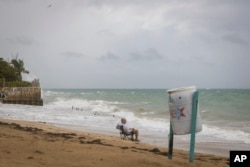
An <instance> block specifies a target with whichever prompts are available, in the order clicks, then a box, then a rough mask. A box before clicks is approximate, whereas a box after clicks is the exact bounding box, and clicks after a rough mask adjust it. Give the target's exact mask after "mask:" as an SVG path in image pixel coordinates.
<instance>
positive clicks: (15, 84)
mask: <svg viewBox="0 0 250 167" xmlns="http://www.w3.org/2000/svg"><path fill="white" fill-rule="evenodd" d="M5 86H6V87H30V86H31V83H30V82H27V81H12V82H7V83H6V84H5Z"/></svg>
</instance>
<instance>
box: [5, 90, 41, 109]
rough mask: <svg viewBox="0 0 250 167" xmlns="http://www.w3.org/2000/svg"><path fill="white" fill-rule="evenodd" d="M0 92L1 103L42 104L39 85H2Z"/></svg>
mask: <svg viewBox="0 0 250 167" xmlns="http://www.w3.org/2000/svg"><path fill="white" fill-rule="evenodd" d="M1 94H2V98H1V101H2V102H3V103H8V104H26V105H39V106H42V105H43V99H42V98H41V88H40V87H3V88H2V89H1Z"/></svg>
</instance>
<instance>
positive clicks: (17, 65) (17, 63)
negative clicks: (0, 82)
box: [11, 55, 29, 81]
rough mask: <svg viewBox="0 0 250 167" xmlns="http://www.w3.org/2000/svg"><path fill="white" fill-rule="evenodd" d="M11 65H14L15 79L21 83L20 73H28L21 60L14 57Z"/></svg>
mask: <svg viewBox="0 0 250 167" xmlns="http://www.w3.org/2000/svg"><path fill="white" fill-rule="evenodd" d="M11 64H13V65H14V69H15V72H16V75H17V79H18V80H19V81H22V73H26V74H29V71H27V70H26V69H25V68H24V62H23V60H21V59H18V55H17V56H16V58H15V59H12V60H11Z"/></svg>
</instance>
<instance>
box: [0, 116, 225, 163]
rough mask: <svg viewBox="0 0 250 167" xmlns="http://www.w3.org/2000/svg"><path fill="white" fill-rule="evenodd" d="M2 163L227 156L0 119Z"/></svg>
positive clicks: (213, 160) (219, 159)
mask: <svg viewBox="0 0 250 167" xmlns="http://www.w3.org/2000/svg"><path fill="white" fill-rule="evenodd" d="M0 140H1V145H0V150H1V157H0V161H1V164H2V165H4V166H10V167H11V166H62V167H64V166H102V167H108V166H114V165H119V166H127V165H132V166H142V167H143V166H204V167H210V166H211V167H212V166H215V165H219V166H222V167H223V166H228V165H229V159H228V158H227V157H223V156H218V155H212V154H203V153H195V159H194V162H193V163H189V160H188V157H189V154H188V151H183V150H178V149H174V151H173V158H172V160H168V157H167V154H168V153H167V149H166V148H163V147H155V146H152V145H149V144H145V143H137V142H132V141H129V140H121V139H120V137H119V136H114V135H104V134H99V133H92V132H82V131H77V130H69V129H65V128H59V127H56V126H54V125H51V124H47V123H45V122H28V121H18V120H6V119H0Z"/></svg>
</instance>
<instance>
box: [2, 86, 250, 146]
mask: <svg viewBox="0 0 250 167" xmlns="http://www.w3.org/2000/svg"><path fill="white" fill-rule="evenodd" d="M166 91H167V89H43V91H42V96H43V100H44V106H29V105H13V104H1V103H0V118H6V119H17V120H28V121H36V122H40V121H41V122H46V123H51V124H54V125H56V126H60V127H65V128H69V129H75V130H82V131H91V132H99V133H104V134H110V135H113V136H119V131H118V130H117V129H115V125H116V123H117V122H118V121H120V118H121V117H126V118H127V121H128V124H129V126H130V127H134V128H137V129H139V131H140V136H139V138H140V140H141V141H142V142H145V143H149V144H153V145H160V146H165V147H167V146H168V134H169V119H170V116H169V106H168V100H169V99H168V94H167V92H166ZM198 91H199V112H200V114H201V119H202V128H203V129H202V131H201V132H199V133H197V134H196V142H200V143H203V142H209V143H213V142H223V143H224V142H228V143H241V144H246V146H247V147H249V145H250V89H198ZM189 140H190V136H189V135H178V136H177V135H175V141H177V143H178V142H188V141H189ZM177 147H178V146H177ZM247 149H248V148H247ZM249 150H250V147H249Z"/></svg>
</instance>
